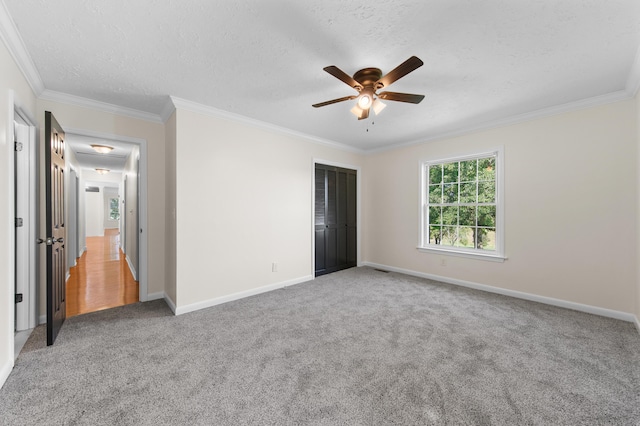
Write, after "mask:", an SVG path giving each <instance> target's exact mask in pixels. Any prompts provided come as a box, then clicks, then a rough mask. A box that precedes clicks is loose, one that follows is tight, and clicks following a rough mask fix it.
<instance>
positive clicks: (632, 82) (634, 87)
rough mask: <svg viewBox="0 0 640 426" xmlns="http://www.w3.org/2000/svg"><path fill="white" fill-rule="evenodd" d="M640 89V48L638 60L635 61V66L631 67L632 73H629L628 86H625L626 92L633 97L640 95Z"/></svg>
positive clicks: (637, 54)
mask: <svg viewBox="0 0 640 426" xmlns="http://www.w3.org/2000/svg"><path fill="white" fill-rule="evenodd" d="M639 89H640V47H638V51H637V52H636V58H635V61H633V65H632V66H631V71H630V72H629V77H628V78H627V85H626V86H625V90H626V91H627V93H628V94H629V96H631V97H634V96H636V95H637V94H638V90H639Z"/></svg>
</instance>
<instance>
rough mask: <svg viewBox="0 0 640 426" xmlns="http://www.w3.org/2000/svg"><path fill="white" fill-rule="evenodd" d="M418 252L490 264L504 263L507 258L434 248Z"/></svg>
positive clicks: (420, 248) (422, 249)
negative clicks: (482, 261)
mask: <svg viewBox="0 0 640 426" xmlns="http://www.w3.org/2000/svg"><path fill="white" fill-rule="evenodd" d="M417 249H418V251H420V252H422V253H431V254H442V255H447V256H455V257H466V258H467V259H476V260H485V261H488V262H499V263H502V262H504V261H505V260H507V258H506V257H505V256H501V255H499V254H484V253H471V252H468V251H462V250H455V249H444V248H432V247H417Z"/></svg>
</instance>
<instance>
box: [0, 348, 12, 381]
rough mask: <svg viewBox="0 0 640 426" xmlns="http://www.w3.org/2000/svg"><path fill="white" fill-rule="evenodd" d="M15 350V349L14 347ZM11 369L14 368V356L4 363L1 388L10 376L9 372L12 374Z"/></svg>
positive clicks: (0, 378) (1, 369)
mask: <svg viewBox="0 0 640 426" xmlns="http://www.w3.org/2000/svg"><path fill="white" fill-rule="evenodd" d="M12 350H13V349H12ZM11 370H13V356H12V357H11V359H10V360H8V361H7V362H5V363H4V365H3V366H2V368H0V388H2V386H4V382H6V381H7V379H8V378H9V374H11Z"/></svg>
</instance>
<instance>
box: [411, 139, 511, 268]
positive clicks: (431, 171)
mask: <svg viewBox="0 0 640 426" xmlns="http://www.w3.org/2000/svg"><path fill="white" fill-rule="evenodd" d="M420 170H421V175H422V177H421V179H422V185H421V198H422V215H421V216H422V217H421V227H420V228H421V235H420V247H419V248H420V249H425V250H437V251H441V252H450V253H452V254H460V255H469V256H483V257H487V258H496V259H499V260H500V259H503V237H504V235H503V230H502V228H503V227H502V223H503V213H502V182H501V176H502V150H501V149H499V150H495V151H492V152H488V153H482V154H475V155H469V156H465V157H458V158H451V159H446V160H437V161H426V162H423V163H422V164H421V167H420Z"/></svg>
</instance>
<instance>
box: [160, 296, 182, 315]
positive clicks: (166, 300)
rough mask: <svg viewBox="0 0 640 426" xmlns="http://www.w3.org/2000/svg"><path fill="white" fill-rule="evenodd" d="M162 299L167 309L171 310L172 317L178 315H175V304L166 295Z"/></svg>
mask: <svg viewBox="0 0 640 426" xmlns="http://www.w3.org/2000/svg"><path fill="white" fill-rule="evenodd" d="M162 298H163V299H164V301H165V303H166V304H167V305H169V309H171V312H173V315H178V314H176V302H174V301H173V300H172V299H171V298H170V297H169V295H167V294H166V293H165V294H164V296H163V297H162Z"/></svg>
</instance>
